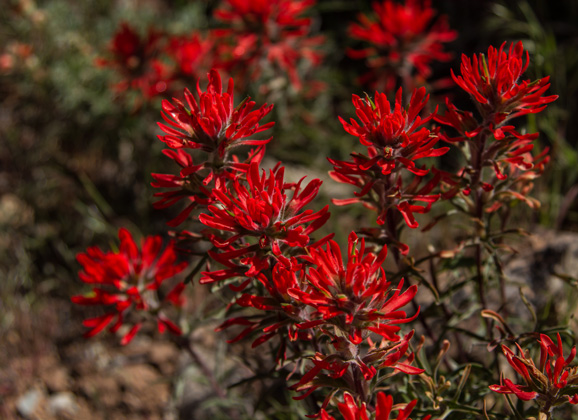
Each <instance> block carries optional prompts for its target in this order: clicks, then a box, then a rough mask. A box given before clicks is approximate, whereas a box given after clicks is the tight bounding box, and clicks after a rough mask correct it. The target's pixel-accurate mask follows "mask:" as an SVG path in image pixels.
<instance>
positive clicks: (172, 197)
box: [152, 69, 274, 226]
mask: <svg viewBox="0 0 578 420" xmlns="http://www.w3.org/2000/svg"><path fill="white" fill-rule="evenodd" d="M197 93H198V97H199V100H198V101H197V100H196V99H195V97H194V96H193V95H192V94H191V92H189V90H188V89H186V90H185V100H186V104H187V105H188V106H187V105H185V104H183V102H181V101H180V100H178V99H173V102H172V103H171V102H170V101H167V100H164V101H163V111H162V116H163V119H164V120H165V122H166V123H167V124H164V123H159V127H160V128H161V130H163V131H164V132H165V135H159V136H158V137H159V140H161V141H162V142H164V143H165V144H166V145H167V146H168V147H170V148H172V149H176V150H166V151H165V154H166V155H167V156H169V157H170V158H172V159H173V160H174V161H175V162H176V163H177V164H178V165H179V166H181V167H182V168H183V169H182V170H181V172H180V174H179V175H172V174H152V176H153V178H154V179H155V182H153V183H152V186H153V187H155V188H168V189H169V191H165V192H159V193H156V194H155V196H156V197H161V199H160V200H159V201H158V202H157V203H155V207H156V208H165V207H168V206H171V205H173V204H175V203H176V202H178V201H180V200H181V199H183V198H186V199H188V201H189V203H188V206H187V207H186V208H185V209H184V210H183V211H182V212H181V213H180V214H179V215H178V216H177V217H176V218H175V219H173V220H172V221H171V222H169V225H171V226H177V225H179V224H180V223H182V222H183V221H184V220H185V219H186V218H187V217H188V216H189V214H190V212H191V211H192V210H193V208H195V207H196V206H197V205H198V204H202V205H207V204H208V203H210V202H211V200H212V198H211V194H212V193H211V189H212V188H213V187H219V186H220V185H222V184H223V183H224V182H225V181H228V180H231V179H233V178H235V177H236V176H237V175H238V173H239V172H240V173H244V172H246V170H247V168H248V164H250V163H251V162H257V163H258V162H260V161H261V158H262V156H263V153H264V145H265V144H267V143H268V142H269V140H270V139H265V140H255V139H252V138H251V137H252V136H254V135H255V134H258V133H260V132H262V131H265V130H267V129H269V128H271V127H272V126H273V124H274V123H273V122H270V123H266V124H263V125H260V121H261V119H262V118H263V117H265V116H266V115H267V114H268V113H269V112H270V111H271V109H272V108H273V106H272V105H269V106H268V105H266V104H265V105H263V106H261V107H260V108H257V109H254V107H255V102H253V101H250V100H245V101H244V102H242V103H241V104H240V105H238V106H237V107H235V105H234V94H233V80H232V79H230V80H229V83H228V87H227V91H226V92H223V88H222V85H221V77H220V75H219V73H218V72H217V71H216V70H214V69H213V70H211V72H210V73H209V84H208V86H207V90H206V91H205V92H203V91H202V90H201V88H200V86H199V85H198V84H197ZM241 146H257V149H256V150H253V151H251V152H250V153H249V156H248V158H247V160H246V161H245V162H244V163H240V162H239V161H238V158H237V157H236V156H231V150H232V149H235V148H238V147H241ZM184 149H196V150H200V151H202V152H205V154H206V156H207V158H206V159H205V160H204V161H202V162H200V163H197V164H195V163H194V162H193V158H192V156H191V155H189V154H188V153H187V152H186V151H185V150H184Z"/></svg>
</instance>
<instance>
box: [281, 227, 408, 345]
mask: <svg viewBox="0 0 578 420" xmlns="http://www.w3.org/2000/svg"><path fill="white" fill-rule="evenodd" d="M348 242H349V244H348V250H347V263H346V264H345V265H344V263H343V257H342V255H341V249H340V248H339V245H337V243H336V242H334V241H329V243H328V244H327V245H326V249H322V248H320V247H315V248H310V249H309V253H308V255H306V256H303V257H302V259H303V260H304V261H306V262H308V263H309V264H311V268H309V270H308V273H307V275H306V277H307V280H308V286H309V287H307V288H305V289H302V290H299V289H289V290H288V293H289V295H291V296H292V297H293V298H294V299H296V300H298V301H300V302H302V303H305V304H306V305H308V306H310V307H312V308H313V309H314V310H315V312H314V313H313V314H312V316H311V321H309V322H306V323H304V324H303V325H301V327H303V328H305V327H307V328H310V327H312V326H317V325H323V326H324V328H329V326H335V327H336V328H339V329H340V330H341V331H343V333H344V334H345V335H346V336H347V337H348V340H349V341H350V342H351V343H353V344H359V343H361V342H362V341H363V340H364V339H365V338H366V337H367V335H368V334H369V332H374V333H376V334H378V335H380V336H382V337H383V338H384V339H386V340H389V341H398V340H399V339H400V338H399V336H398V335H397V334H396V333H397V332H398V331H399V330H400V327H399V326H397V325H396V324H403V323H407V322H410V321H412V320H414V319H415V318H416V317H417V314H415V315H414V316H413V317H407V315H406V313H405V312H404V311H402V310H400V308H402V307H403V306H405V305H407V304H408V303H409V302H410V301H411V300H412V299H413V297H414V296H415V294H416V293H417V286H416V285H413V286H410V287H409V288H408V289H407V290H405V291H404V292H403V293H402V288H403V280H402V281H400V283H399V284H398V286H397V287H396V288H394V287H392V284H391V283H390V282H388V281H387V280H386V278H385V271H384V270H383V268H382V264H383V262H384V260H385V256H386V254H387V248H386V247H384V248H383V249H382V250H381V251H380V252H379V254H378V255H375V254H373V253H371V252H366V249H365V240H364V239H361V241H360V240H359V239H358V237H357V235H355V233H353V232H352V233H351V234H350V235H349V241H348ZM358 247H359V248H358Z"/></svg>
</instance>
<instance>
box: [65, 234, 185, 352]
mask: <svg viewBox="0 0 578 420" xmlns="http://www.w3.org/2000/svg"><path fill="white" fill-rule="evenodd" d="M118 236H119V239H120V248H119V251H118V252H106V253H105V252H103V251H101V250H100V248H98V247H92V248H89V249H88V250H87V252H86V253H81V254H78V256H77V260H78V262H79V263H80V264H81V265H82V267H83V271H81V272H80V273H79V277H80V279H81V280H82V281H83V282H85V283H87V284H90V285H92V286H93V289H92V291H91V292H90V293H88V294H85V295H81V296H74V297H73V298H72V301H73V302H74V303H76V304H79V305H98V306H100V305H104V306H105V307H106V308H107V312H106V313H105V314H104V315H101V316H98V317H96V318H91V319H87V320H85V321H84V323H83V324H84V326H85V327H88V328H90V330H89V331H88V332H87V333H86V334H85V336H86V337H92V336H94V335H96V334H98V333H99V332H101V331H103V330H104V329H105V328H106V327H107V326H109V325H110V324H111V323H112V324H113V325H112V326H111V328H110V330H111V332H117V331H118V330H119V329H120V328H121V326H122V325H123V324H126V325H130V324H132V327H131V328H130V330H129V331H128V332H126V333H125V334H124V335H123V338H122V340H121V343H122V344H128V343H129V342H130V341H131V340H132V339H133V337H134V336H135V335H136V333H137V332H138V330H139V329H140V327H141V325H142V323H143V322H144V321H146V320H147V319H149V318H151V317H152V318H155V319H156V322H157V327H158V330H159V331H160V332H161V333H163V332H165V331H166V330H167V329H168V330H169V331H170V332H172V333H173V334H177V335H179V334H181V330H180V328H179V327H178V326H177V325H176V324H175V323H173V322H172V321H171V320H170V319H169V318H168V317H167V316H166V315H165V314H164V313H163V310H164V309H166V308H167V307H170V306H180V305H182V303H183V299H182V297H181V294H182V292H183V290H184V284H183V283H182V282H180V283H177V284H176V285H175V286H174V287H173V288H172V289H171V290H170V291H169V292H168V293H166V295H165V297H164V298H163V299H161V297H160V296H159V294H158V292H159V289H160V288H161V287H164V283H165V281H170V279H172V278H173V277H175V276H176V275H178V274H179V273H180V272H182V271H183V270H184V269H185V268H186V267H187V266H188V263H185V262H182V263H178V262H177V254H176V252H175V248H174V243H173V242H171V243H169V244H168V245H167V246H166V247H165V249H164V251H162V252H161V247H162V239H161V237H160V236H149V237H147V238H146V239H145V240H144V241H143V244H142V251H139V249H138V247H137V246H136V244H135V242H134V239H133V238H132V235H131V234H130V232H129V231H127V230H126V229H120V231H119V233H118ZM115 318H116V321H115V322H114V323H113V320H114V319H115Z"/></svg>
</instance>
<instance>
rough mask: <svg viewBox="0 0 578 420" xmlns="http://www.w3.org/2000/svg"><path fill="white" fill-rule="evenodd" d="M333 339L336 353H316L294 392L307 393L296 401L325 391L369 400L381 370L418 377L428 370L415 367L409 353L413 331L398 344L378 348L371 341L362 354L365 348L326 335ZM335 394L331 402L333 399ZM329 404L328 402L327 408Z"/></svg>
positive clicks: (379, 345) (334, 336) (335, 336)
mask: <svg viewBox="0 0 578 420" xmlns="http://www.w3.org/2000/svg"><path fill="white" fill-rule="evenodd" d="M325 334H326V335H327V336H329V337H333V341H332V344H333V346H334V348H335V350H334V351H333V352H332V353H330V354H322V353H320V352H317V353H315V355H314V356H313V357H311V358H310V360H311V362H312V363H313V366H312V367H311V368H310V369H309V370H308V371H307V372H306V373H305V374H304V375H303V376H302V377H301V379H300V380H299V381H298V382H297V383H296V384H295V385H293V386H291V389H292V390H294V391H297V392H303V394H302V395H300V396H298V397H293V398H294V399H303V398H305V397H307V396H308V395H310V394H311V393H312V392H313V391H315V390H316V389H318V388H321V387H329V388H334V392H335V391H336V390H337V389H339V388H341V389H349V390H356V392H358V393H360V392H361V394H358V396H359V397H361V398H362V400H365V399H366V398H367V397H368V395H370V392H369V390H370V383H371V381H372V379H373V378H374V377H375V375H376V374H377V371H378V370H382V369H394V371H396V372H403V373H405V374H408V375H418V374H420V373H423V372H424V370H423V369H420V368H417V367H415V366H411V363H412V362H413V360H414V354H413V353H411V352H410V353H409V354H408V349H409V341H410V340H411V338H412V336H413V331H411V332H409V333H408V334H406V335H405V336H404V337H403V338H401V339H400V340H399V341H398V342H393V343H392V342H389V340H381V342H380V343H378V344H376V343H374V342H373V341H371V340H370V339H368V340H367V342H368V343H369V349H368V350H366V351H362V347H361V346H358V345H354V344H352V343H351V342H349V341H348V340H346V339H343V338H342V337H340V336H337V335H332V334H331V332H330V331H325ZM331 395H332V393H330V394H329V396H328V398H331ZM328 402H329V400H328V399H327V398H326V400H325V403H324V404H323V408H325V407H326V405H327V403H328Z"/></svg>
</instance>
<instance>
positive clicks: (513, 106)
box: [452, 42, 557, 125]
mask: <svg viewBox="0 0 578 420" xmlns="http://www.w3.org/2000/svg"><path fill="white" fill-rule="evenodd" d="M505 45H506V43H505V42H504V43H503V44H502V45H501V46H500V48H499V49H497V50H496V48H494V47H490V48H489V49H488V56H487V57H486V56H484V55H483V54H479V55H474V56H473V58H472V59H470V58H469V57H467V56H465V55H462V64H461V68H460V73H461V74H460V76H456V75H455V74H454V72H453V71H452V77H453V79H454V81H455V82H456V83H457V84H458V85H459V86H460V87H461V88H462V89H464V90H465V91H466V92H468V93H469V94H470V95H471V96H472V97H473V98H474V99H475V100H476V101H477V102H478V103H479V104H480V108H481V110H482V113H484V112H488V113H493V114H495V115H494V121H492V122H493V123H494V124H496V125H497V124H501V123H503V122H504V121H505V120H507V119H511V118H514V117H517V116H520V115H525V114H528V113H537V112H540V111H542V110H543V109H544V108H545V107H546V105H547V104H549V103H550V102H552V101H554V100H555V99H556V98H557V96H555V95H552V96H543V95H544V93H545V92H546V90H548V88H549V87H550V84H549V83H548V81H549V79H550V78H549V77H544V78H542V79H539V80H536V81H530V80H521V79H520V78H521V76H522V74H523V73H524V71H526V69H527V68H528V64H529V55H528V52H527V51H526V52H524V47H523V45H522V43H521V42H518V43H517V44H515V45H514V44H513V43H512V44H510V48H509V50H508V52H507V53H506V52H505V51H504V47H505Z"/></svg>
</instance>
